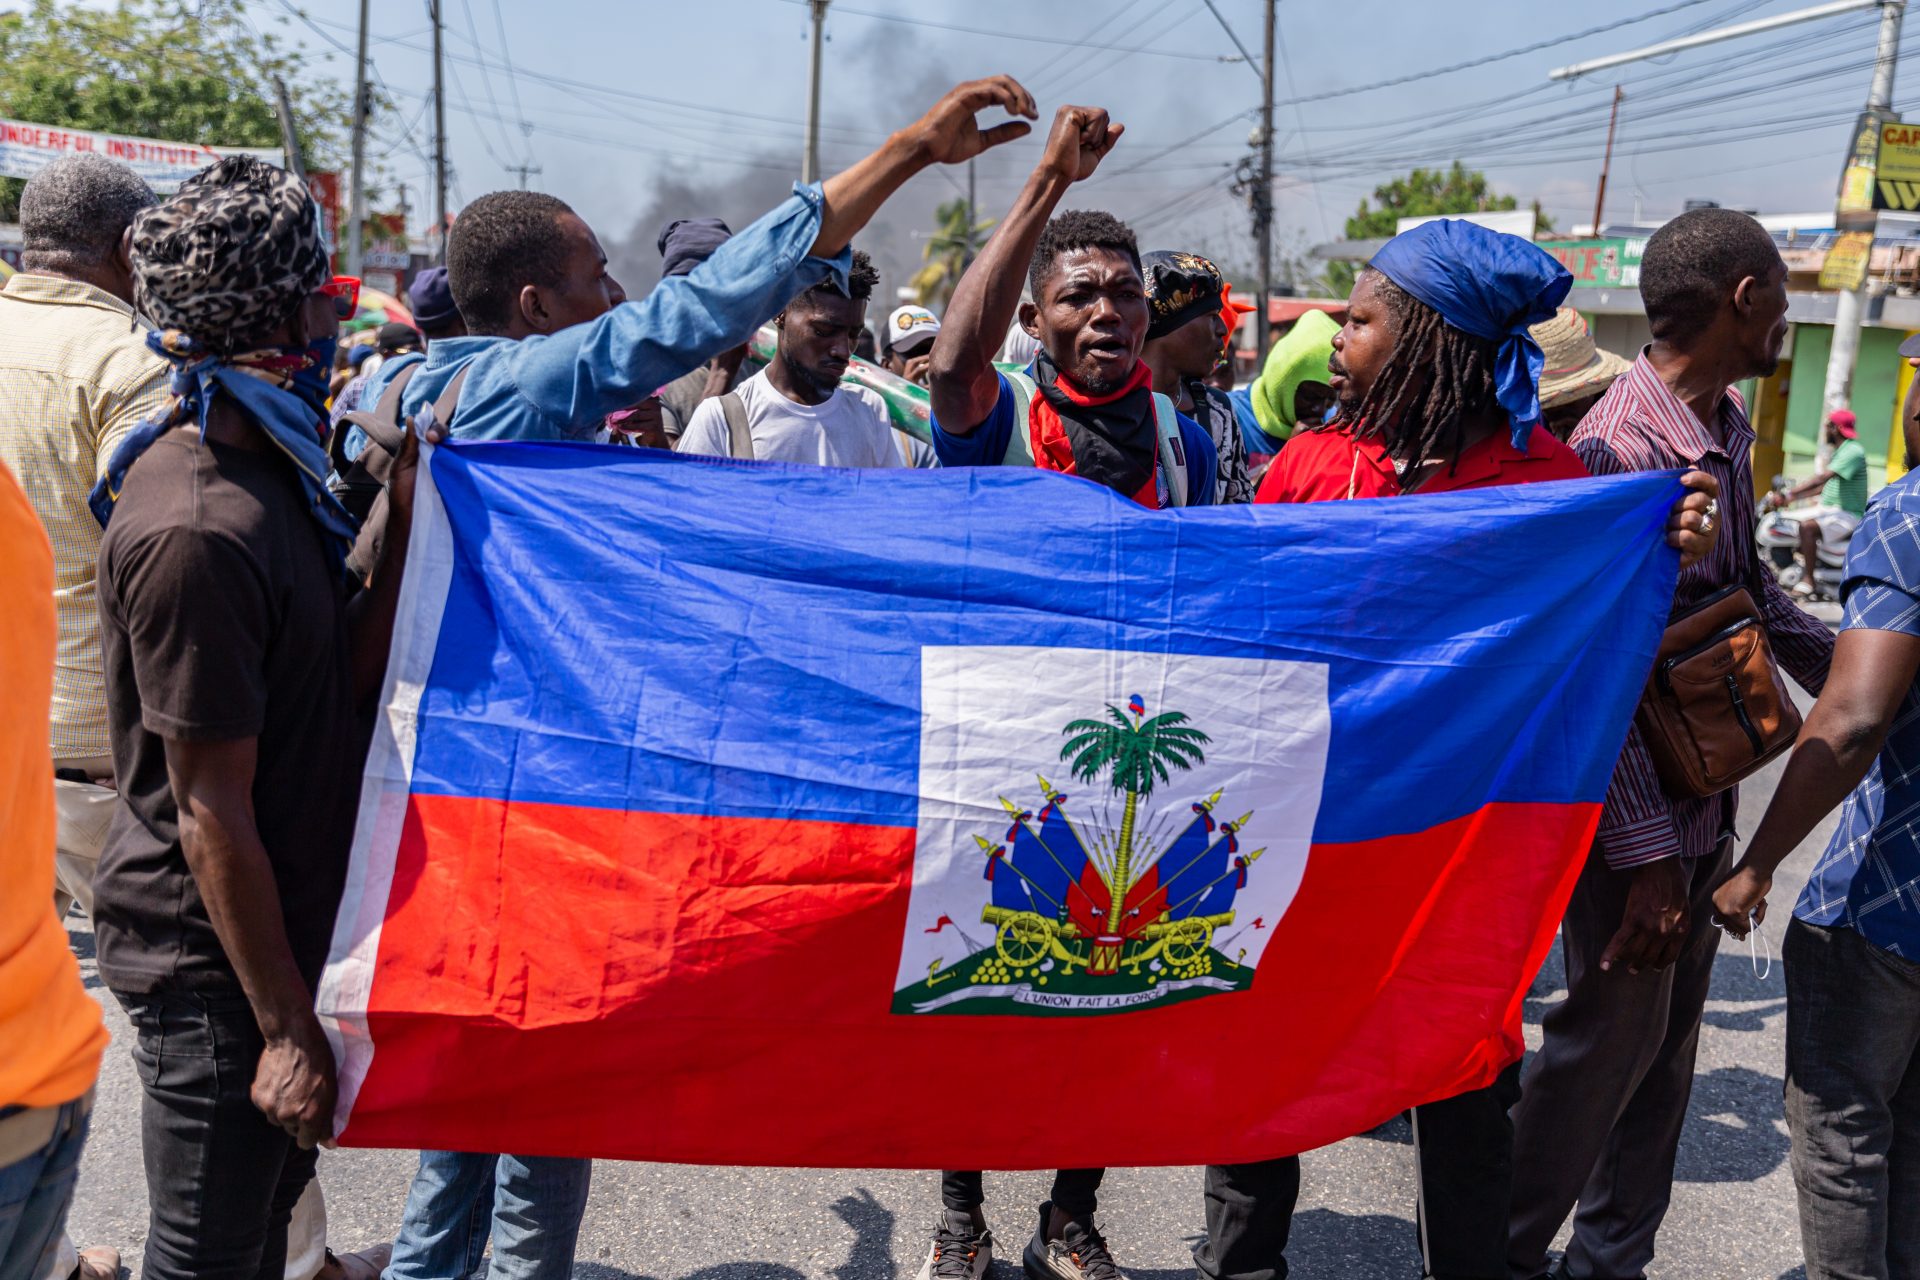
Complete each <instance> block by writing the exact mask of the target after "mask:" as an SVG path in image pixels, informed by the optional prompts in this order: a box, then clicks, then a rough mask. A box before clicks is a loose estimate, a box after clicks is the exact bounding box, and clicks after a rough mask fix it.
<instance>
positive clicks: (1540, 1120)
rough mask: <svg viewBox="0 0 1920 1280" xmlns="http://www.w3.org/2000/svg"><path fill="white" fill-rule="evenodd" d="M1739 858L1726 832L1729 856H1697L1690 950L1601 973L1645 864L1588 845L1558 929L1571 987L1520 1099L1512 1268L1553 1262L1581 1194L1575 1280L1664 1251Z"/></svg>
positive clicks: (1571, 1255) (1521, 1272)
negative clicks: (1720, 900) (1720, 922)
mask: <svg viewBox="0 0 1920 1280" xmlns="http://www.w3.org/2000/svg"><path fill="white" fill-rule="evenodd" d="M1732 858H1733V848H1732V845H1731V843H1730V842H1723V843H1722V844H1721V846H1720V852H1719V854H1718V855H1717V856H1715V857H1711V858H1695V859H1692V860H1691V863H1692V865H1691V866H1690V868H1689V872H1688V874H1689V888H1690V897H1691V900H1692V904H1693V914H1692V917H1691V920H1690V922H1689V931H1688V934H1687V941H1686V946H1685V948H1684V949H1683V950H1682V951H1681V953H1680V959H1679V960H1678V961H1676V962H1675V963H1674V965H1673V966H1672V967H1671V968H1669V969H1663V970H1659V971H1654V970H1647V969H1643V970H1641V971H1640V972H1639V973H1638V974H1630V973H1628V972H1627V971H1626V969H1625V968H1624V967H1623V966H1619V965H1616V966H1614V968H1613V969H1612V970H1611V971H1610V972H1605V973H1603V972H1601V969H1600V954H1601V952H1603V951H1605V950H1606V948H1607V943H1609V942H1611V941H1612V940H1613V935H1614V934H1615V933H1616V932H1618V930H1619V928H1620V921H1621V920H1622V919H1623V918H1624V916H1625V914H1626V906H1627V887H1628V885H1629V884H1631V883H1632V879H1633V873H1632V872H1630V871H1614V870H1612V869H1611V868H1609V867H1608V866H1607V864H1606V861H1605V859H1603V858H1602V857H1601V856H1600V852H1599V850H1598V849H1595V850H1594V851H1593V852H1591V853H1589V854H1588V855H1587V865H1586V869H1585V870H1584V871H1582V872H1581V874H1580V882H1579V884H1578V885H1576V886H1575V888H1574V891H1573V899H1572V901H1571V902H1569V903H1568V904H1567V915H1566V919H1565V921H1564V922H1563V923H1562V925H1561V930H1560V948H1561V952H1562V954H1563V955H1564V956H1565V958H1566V965H1567V998H1566V1000H1565V1001H1564V1002H1563V1003H1561V1004H1560V1005H1558V1006H1556V1007H1555V1008H1553V1009H1551V1010H1549V1011H1548V1013H1547V1015H1546V1016H1545V1018H1543V1019H1542V1020H1541V1030H1542V1031H1543V1032H1544V1033H1545V1041H1544V1043H1543V1044H1542V1045H1541V1046H1540V1051H1539V1052H1538V1053H1536V1054H1534V1055H1533V1057H1532V1058H1531V1059H1530V1060H1529V1061H1528V1063H1527V1069H1526V1074H1525V1076H1524V1077H1523V1078H1522V1081H1521V1092H1520V1102H1519V1104H1518V1105H1517V1106H1516V1107H1515V1108H1514V1111H1513V1126H1514V1134H1513V1147H1514V1150H1513V1217H1512V1219H1511V1221H1510V1223H1509V1227H1508V1244H1507V1256H1508V1261H1509V1263H1510V1265H1511V1270H1512V1275H1513V1277H1514V1280H1534V1277H1536V1276H1538V1275H1540V1274H1541V1273H1542V1272H1544V1271H1545V1270H1546V1261H1547V1248H1548V1246H1549V1245H1551V1244H1552V1243H1553V1237H1554V1234H1555V1233H1556V1232H1558V1231H1559V1230H1560V1224H1561V1223H1563V1222H1565V1221H1566V1219H1567V1214H1568V1213H1569V1212H1570V1211H1572V1210H1573V1209H1574V1207H1575V1205H1576V1204H1577V1205H1578V1206H1579V1212H1578V1213H1576V1214H1575V1215H1574V1219H1573V1241H1572V1243H1571V1244H1570V1245H1568V1247H1567V1259H1566V1274H1567V1276H1568V1277H1570V1280H1633V1277H1637V1276H1639V1275H1641V1274H1642V1273H1643V1272H1644V1271H1645V1270H1646V1266H1647V1263H1648V1262H1650V1261H1652V1259H1653V1238H1654V1234H1655V1233H1656V1232H1657V1231H1659V1229H1660V1222H1661V1219H1663V1218H1665V1217H1666V1214H1667V1205H1668V1202H1669V1201H1670V1199H1671V1198H1672V1194H1673V1162H1674V1157H1675V1155H1676V1154H1677V1153H1678V1151H1679V1149H1680V1126H1681V1124H1682V1122H1684V1121H1685V1119H1686V1115H1687V1099H1688V1098H1689V1096H1691V1094H1692V1092H1693V1059H1694V1051H1695V1050H1696V1049H1697V1048H1698V1047H1699V1043H1700V1015H1701V1013H1702V1011H1703V1010H1704V1009H1705V1008H1706V1003H1707V987H1708V984H1709V983H1710V982H1711V980H1712V978H1713V957H1714V953H1715V952H1716V951H1717V950H1718V949H1719V945H1720V930H1719V929H1717V928H1715V927H1714V926H1713V923H1712V915H1713V900H1712V893H1713V888H1714V886H1715V885H1717V884H1718V883H1719V882H1720V880H1721V878H1722V877H1723V876H1724V875H1725V874H1726V872H1727V869H1728V867H1729V866H1730V865H1731V861H1732Z"/></svg>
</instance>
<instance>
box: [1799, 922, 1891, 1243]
mask: <svg viewBox="0 0 1920 1280" xmlns="http://www.w3.org/2000/svg"><path fill="white" fill-rule="evenodd" d="M1781 957H1782V959H1783V960H1784V961H1785V962H1786V969H1787V1087H1786V1095H1787V1129H1788V1132H1789V1133H1790V1134H1791V1135H1792V1138H1793V1182H1794V1186H1795V1188H1796V1189H1797V1190H1798V1191H1799V1198H1800V1241H1801V1246H1802V1247H1803V1248H1804V1249H1805V1250H1806V1255H1807V1277H1808V1280H1911V1278H1912V1277H1915V1276H1920V964H1915V963H1914V962H1913V961H1911V960H1903V959H1901V958H1900V957H1899V956H1896V955H1894V954H1893V953H1892V952H1890V951H1886V950H1883V949H1882V948H1880V947H1876V946H1875V945H1874V944H1873V943H1871V942H1868V941H1867V940H1866V939H1865V938H1863V937H1861V936H1860V935H1859V934H1858V933H1856V932H1855V931H1854V930H1852V929H1849V928H1845V927H1844V926H1843V927H1837V928H1831V929H1829V928H1822V927H1821V926H1819V925H1812V924H1807V923H1805V922H1804V921H1801V920H1795V921H1793V922H1792V923H1791V924H1789V925H1788V926H1787V936H1786V940H1785V942H1783V943H1782V944H1781Z"/></svg>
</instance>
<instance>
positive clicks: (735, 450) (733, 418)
mask: <svg viewBox="0 0 1920 1280" xmlns="http://www.w3.org/2000/svg"><path fill="white" fill-rule="evenodd" d="M720 412H721V413H722V414H723V415H725V417H726V419H727V456H728V457H729V458H744V459H746V460H747V461H748V462H751V461H753V432H752V431H751V430H749V429H748V427H747V402H746V401H745V400H742V399H741V398H740V393H739V392H738V391H729V392H727V393H726V394H725V395H723V396H721V397H720Z"/></svg>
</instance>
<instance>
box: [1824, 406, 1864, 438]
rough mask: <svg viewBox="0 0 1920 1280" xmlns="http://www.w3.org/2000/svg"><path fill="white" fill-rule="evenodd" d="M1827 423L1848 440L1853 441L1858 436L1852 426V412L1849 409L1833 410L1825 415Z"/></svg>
mask: <svg viewBox="0 0 1920 1280" xmlns="http://www.w3.org/2000/svg"><path fill="white" fill-rule="evenodd" d="M1827 421H1829V422H1831V423H1832V424H1833V429H1834V430H1835V431H1838V432H1839V433H1840V434H1841V435H1843V436H1845V437H1846V438H1847V439H1849V440H1852V439H1854V438H1855V437H1857V436H1858V435H1859V434H1860V433H1859V431H1858V430H1856V429H1855V427H1854V425H1853V424H1854V416H1853V410H1851V409H1835V410H1834V411H1833V412H1832V413H1830V414H1828V415H1827Z"/></svg>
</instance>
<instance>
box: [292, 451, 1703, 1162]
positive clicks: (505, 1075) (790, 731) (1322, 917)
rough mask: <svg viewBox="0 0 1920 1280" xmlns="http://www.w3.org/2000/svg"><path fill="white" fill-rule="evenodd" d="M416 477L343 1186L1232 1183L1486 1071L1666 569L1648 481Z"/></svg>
mask: <svg viewBox="0 0 1920 1280" xmlns="http://www.w3.org/2000/svg"><path fill="white" fill-rule="evenodd" d="M422 452H423V459H422V469H421V476H420V486H419V492H418V497H417V501H416V507H417V510H416V516H415V525H414V531H413V536H412V542H411V545H410V550H409V555H408V561H407V568H406V577H405V582H404V587H403V589H402V598H401V603H400V613H399V620H398V624H397V627H396V633H395V636H394V643H393V651H392V661H391V664H390V668H389V670H388V673H387V679H386V687H385V689H384V691H383V693H382V704H381V709H380V714H379V719H378V725H377V728H376V734H375V741H374V744H373V747H372V749H371V752H370V755H369V758H368V763H367V771H366V778H365V784H364V789H363V792H362V795H361V798H360V810H359V823H358V828H357V832H356V835H355V840H354V846H353V852H352V864H351V869H350V872H349V876H348V886H347V890H346V893H345V897H344V901H343V903H342V906H341V909H340V914H339V917H338V922H337V924H336V927H335V932H334V938H333V944H332V951H331V955H330V959H329V963H328V966H327V970H326V974H325V977H324V979H323V981H322V984H321V988H320V993H319V1000H318V1005H319V1010H320V1013H321V1016H322V1019H323V1021H324V1023H325V1025H326V1027H327V1030H328V1034H329V1036H330V1037H331V1039H332V1042H333V1045H334V1048H335V1051H336V1054H337V1058H338V1062H339V1066H340V1094H339V1108H338V1113H337V1117H336V1119H337V1121H338V1124H339V1126H340V1137H341V1140H342V1141H343V1142H345V1143H347V1144H349V1145H355V1146H373V1147H400V1148H428V1149H436V1148H438V1149H454V1150H469V1151H512V1152H515V1153H520V1154H534V1155H539V1154H549V1155H575V1156H596V1157H612V1158H620V1159H633V1160H657V1161H677V1162H687V1163H699V1164H745V1165H774V1166H783V1165H812V1166H843V1167H869V1166H880V1167H899V1168H926V1169H932V1168H962V1169H965V1168H1053V1167H1058V1166H1068V1167H1083V1166H1095V1165H1154V1164H1188V1163H1200V1162H1207V1161H1228V1162H1233V1161H1246V1160H1251V1159H1256V1158H1264V1157H1269V1156H1275V1155H1280V1154H1284V1153H1289V1152H1297V1151H1302V1150H1305V1149H1308V1148H1311V1147H1316V1146H1320V1145H1323V1144H1325V1143H1328V1142H1332V1141H1335V1140H1338V1139H1340V1138H1344V1137H1347V1136H1349V1135H1351V1134H1355V1133H1359V1132H1363V1131H1365V1130H1367V1129H1368V1128H1370V1127H1372V1126H1374V1125H1377V1124H1379V1123H1381V1122H1383V1121H1384V1120H1386V1119H1388V1118H1390V1117H1391V1116H1392V1115H1394V1114H1395V1113H1396V1112H1398V1111H1400V1110H1401V1109H1402V1108H1404V1107H1407V1106H1409V1105H1411V1104H1415V1103H1419V1102H1424V1101H1429V1100H1433V1099H1438V1098H1444V1097H1449V1096H1452V1095H1454V1094H1457V1093H1460V1092H1462V1091H1463V1090H1466V1089H1469V1088H1473V1087H1476V1086H1480V1085H1484V1084H1486V1083H1488V1082H1490V1081H1491V1080H1492V1079H1493V1077H1494V1076H1495V1075H1496V1074H1497V1073H1498V1072H1499V1070H1500V1069H1501V1068H1503V1067H1504V1066H1505V1065H1507V1064H1508V1063H1510V1062H1512V1061H1513V1060H1514V1059H1515V1058H1517V1057H1518V1056H1519V1054H1520V1052H1521V1039H1520V1014H1521V1008H1522V1002H1523V1000H1524V998H1525V996H1526V994H1527V990H1528V986H1529V983H1530V982H1531V980H1532V978H1533V976H1534V974H1535V972H1536V971H1537V970H1538V968H1539V966H1540V963H1541V961H1542V959H1543V958H1544V956H1545V954H1546V951H1547V948H1548V945H1549V942H1550V940H1551V939H1552V937H1553V934H1554V930H1555V927H1556V925H1557V923H1558V921H1559V917H1560V913H1561V911H1562V909H1563V907H1564V905H1565V902H1566V900H1567V898H1568V896H1569V895H1570V893H1571V892H1572V887H1573V883H1574V880H1575V878H1576V877H1577V875H1578V873H1579V870H1580V867H1581V866H1582V864H1583V861H1584V859H1585V856H1586V852H1587V849H1588V846H1589V843H1590V841H1591V839H1592V837H1593V833H1594V830H1595V827H1596V825H1597V823H1598V818H1599V812H1600V805H1601V801H1602V799H1603V797H1604V796H1605V794H1606V789H1607V783H1608V779H1609V777H1610V776H1611V774H1612V771H1613V765H1614V761H1615V759H1616V757H1617V756H1618V754H1619V750H1620V746H1621V743H1622V741H1623V739H1624V737H1625V733H1626V728H1627V724H1628V720H1629V717H1630V715H1631V714H1632V711H1633V707H1634V704H1635V701H1636V699H1637V697H1638V695H1639V693H1640V690H1641V688H1642V686H1643V684H1644V682H1645V680H1646V676H1647V671H1648V667H1649V664H1650V662H1651V659H1652V655H1653V652H1654V649H1655V646H1656V644H1657V642H1658V640H1659V637H1660V634H1661V629H1662V627H1663V625H1664V623H1665V620H1666V614H1667V608H1668V605H1669V604H1670V602H1671V600H1672V595H1673V587H1674V579H1675V574H1676V564H1677V558H1676V556H1675V555H1674V553H1673V552H1672V551H1671V550H1669V549H1668V548H1667V547H1666V546H1665V545H1664V543H1663V541H1662V528H1663V526H1664V524H1665V521H1666V513H1667V509H1668V507H1669V505H1670V504H1671V503H1672V502H1673V501H1674V499H1675V498H1676V497H1677V496H1678V494H1679V493H1680V488H1679V485H1678V483H1677V479H1676V475H1677V473H1659V474H1644V475H1638V476H1629V477H1617V478H1610V479H1596V480H1585V481H1576V482H1567V483H1557V484H1534V485H1523V486H1516V487H1513V488H1506V489H1492V490H1482V491H1478V492H1466V493H1459V494H1446V495H1437V496H1433V497H1422V498H1395V499H1390V500H1374V501H1355V502H1329V503H1322V504H1315V505H1311V506H1253V507H1248V506H1237V507H1219V508H1197V509H1188V510H1173V511H1164V512H1156V511H1147V510H1143V509H1142V508H1140V507H1138V506H1136V505H1135V504H1133V503H1132V502H1130V501H1128V500H1126V499H1124V498H1121V497H1119V496H1117V495H1116V494H1114V493H1112V492H1110V491H1108V490H1106V489H1103V488H1100V487H1098V486H1096V485H1093V484H1091V483H1089V482H1087V481H1083V480H1080V479H1077V478H1073V477H1067V476H1061V475H1055V474H1049V473H1045V472H1041V471H1037V470H1034V469H1031V468H1018V469H1015V468H1007V469H1002V468H984V469H972V470H947V471H940V470H929V471H919V470H904V469H903V470H891V471H847V470H833V469H825V468H814V467H792V466H784V465H781V464H777V463H751V462H736V461H733V460H728V459H705V458H689V457H680V456H677V455H674V454H671V453H665V452H656V451H653V450H644V449H609V448H604V447H599V446H592V445H558V444H526V443H474V444H450V445H445V446H441V447H438V448H429V449H423V451H422Z"/></svg>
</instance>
